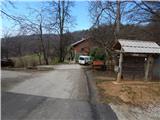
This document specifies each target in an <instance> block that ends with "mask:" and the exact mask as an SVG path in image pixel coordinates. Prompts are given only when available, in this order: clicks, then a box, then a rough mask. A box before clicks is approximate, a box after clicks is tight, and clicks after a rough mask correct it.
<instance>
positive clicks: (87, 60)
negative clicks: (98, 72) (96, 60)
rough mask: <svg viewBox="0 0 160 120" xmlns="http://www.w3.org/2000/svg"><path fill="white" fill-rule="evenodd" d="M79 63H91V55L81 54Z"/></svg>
mask: <svg viewBox="0 0 160 120" xmlns="http://www.w3.org/2000/svg"><path fill="white" fill-rule="evenodd" d="M78 63H79V64H82V65H85V64H90V63H91V56H84V55H80V56H79V60H78Z"/></svg>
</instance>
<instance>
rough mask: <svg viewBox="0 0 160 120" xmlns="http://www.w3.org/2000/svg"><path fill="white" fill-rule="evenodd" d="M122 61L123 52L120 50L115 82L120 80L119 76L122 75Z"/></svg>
mask: <svg viewBox="0 0 160 120" xmlns="http://www.w3.org/2000/svg"><path fill="white" fill-rule="evenodd" d="M122 62H123V53H122V51H121V52H120V57H119V66H118V75H117V82H120V81H121V76H122Z"/></svg>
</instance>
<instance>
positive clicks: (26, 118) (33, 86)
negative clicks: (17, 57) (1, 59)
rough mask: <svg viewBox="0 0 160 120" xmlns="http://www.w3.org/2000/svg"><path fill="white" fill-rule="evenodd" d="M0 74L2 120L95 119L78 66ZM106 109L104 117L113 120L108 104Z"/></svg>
mask: <svg viewBox="0 0 160 120" xmlns="http://www.w3.org/2000/svg"><path fill="white" fill-rule="evenodd" d="M1 74H2V80H1V85H2V93H1V95H2V101H1V102H2V103H1V104H2V108H1V109H2V115H1V117H2V120H96V119H97V117H96V115H97V114H96V110H95V104H93V103H91V102H90V99H89V96H90V90H89V87H88V83H87V77H86V75H85V73H84V70H83V69H82V67H81V66H80V65H73V64H72V65H56V66H54V70H53V71H49V72H45V73H25V72H14V71H3V70H2V72H1ZM106 108H107V107H106ZM107 111H108V112H107ZM107 111H106V113H104V114H108V115H109V117H108V120H116V115H115V114H114V112H113V111H112V110H111V108H110V107H108V110H107ZM105 120H106V118H105Z"/></svg>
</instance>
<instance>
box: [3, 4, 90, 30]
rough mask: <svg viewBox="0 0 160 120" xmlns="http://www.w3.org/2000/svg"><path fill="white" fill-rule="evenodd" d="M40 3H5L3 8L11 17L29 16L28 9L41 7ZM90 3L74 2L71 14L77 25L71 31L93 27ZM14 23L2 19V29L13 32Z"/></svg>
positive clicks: (4, 18)
mask: <svg viewBox="0 0 160 120" xmlns="http://www.w3.org/2000/svg"><path fill="white" fill-rule="evenodd" d="M39 5H40V2H37V1H36V2H35V1H16V2H14V6H15V7H14V6H12V5H10V4H8V3H5V2H4V4H3V6H5V7H2V8H4V10H5V11H6V12H7V13H9V14H10V15H17V16H18V15H24V14H28V13H29V10H27V8H28V7H33V8H36V7H39ZM88 5H89V3H88V1H74V6H73V7H72V9H71V14H72V16H73V18H74V19H75V22H74V23H75V25H74V27H71V28H70V31H71V32H73V31H77V30H85V29H88V28H90V27H91V25H92V23H91V20H90V16H89V12H88ZM13 27H14V26H13V21H12V20H10V19H7V17H2V29H3V31H5V30H6V31H7V30H11V31H12V30H13V29H11V28H13ZM13 31H14V30H13ZM14 32H15V31H14Z"/></svg>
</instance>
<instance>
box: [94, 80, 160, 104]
mask: <svg viewBox="0 0 160 120" xmlns="http://www.w3.org/2000/svg"><path fill="white" fill-rule="evenodd" d="M97 86H98V88H99V90H100V93H101V96H102V98H103V99H105V100H102V101H104V102H107V101H109V102H112V100H113V102H115V100H114V99H115V98H116V102H117V101H118V102H121V101H123V102H124V103H131V104H133V105H139V106H143V105H148V104H156V103H158V102H160V83H159V82H154V83H153V82H145V81H144V82H142V81H124V82H122V83H120V84H114V83H113V82H112V81H107V82H101V83H98V84H97Z"/></svg>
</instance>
